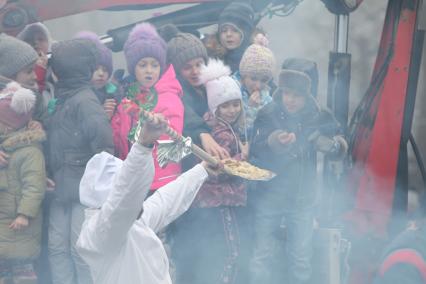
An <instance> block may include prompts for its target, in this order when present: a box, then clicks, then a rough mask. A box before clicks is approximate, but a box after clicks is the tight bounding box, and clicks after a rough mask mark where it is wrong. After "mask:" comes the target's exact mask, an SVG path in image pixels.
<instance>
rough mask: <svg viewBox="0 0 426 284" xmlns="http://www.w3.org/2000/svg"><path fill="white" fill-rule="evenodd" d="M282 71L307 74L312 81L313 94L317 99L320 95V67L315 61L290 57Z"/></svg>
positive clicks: (285, 61) (284, 63) (282, 66)
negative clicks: (287, 70)
mask: <svg viewBox="0 0 426 284" xmlns="http://www.w3.org/2000/svg"><path fill="white" fill-rule="evenodd" d="M281 69H283V70H284V69H290V70H296V71H300V72H303V73H305V74H306V75H308V76H309V78H310V79H311V94H312V96H314V97H317V94H318V67H317V63H316V62H315V61H313V60H309V59H306V58H298V57H290V58H287V59H286V60H284V62H283V64H282V65H281Z"/></svg>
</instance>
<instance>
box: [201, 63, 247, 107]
mask: <svg viewBox="0 0 426 284" xmlns="http://www.w3.org/2000/svg"><path fill="white" fill-rule="evenodd" d="M230 75H231V69H230V68H229V67H228V66H226V65H225V64H223V62H222V61H221V60H218V59H210V60H209V63H208V64H207V65H205V66H203V67H202V69H201V74H200V82H201V83H203V84H204V85H205V87H206V91H207V101H208V105H209V109H210V111H211V113H212V114H213V115H215V114H216V110H217V108H218V107H219V106H220V105H221V104H223V103H226V102H229V101H232V100H241V99H242V95H241V89H240V87H239V86H238V84H237V82H236V81H235V80H234V79H233V78H232V77H231V76H230Z"/></svg>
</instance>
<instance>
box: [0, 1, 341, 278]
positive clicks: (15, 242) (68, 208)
mask: <svg viewBox="0 0 426 284" xmlns="http://www.w3.org/2000/svg"><path fill="white" fill-rule="evenodd" d="M254 15H255V13H254V11H253V9H252V7H251V6H250V5H249V4H246V3H243V2H233V3H231V4H229V5H228V7H226V8H225V10H224V11H223V12H222V14H221V15H220V17H219V23H218V32H217V35H215V40H216V41H217V42H215V43H214V44H212V43H211V42H210V41H207V42H204V43H203V42H202V41H201V40H200V39H199V38H198V37H197V36H195V35H193V34H190V33H183V32H180V31H179V30H178V29H177V28H176V27H174V26H165V27H161V28H160V29H159V31H157V30H156V29H155V27H153V26H152V25H150V24H148V23H142V24H139V25H136V26H135V27H134V28H133V30H132V31H131V32H130V34H129V37H128V39H127V41H126V42H125V45H124V50H123V51H124V56H125V59H126V63H127V71H128V76H127V77H125V78H119V80H117V78H113V79H114V80H112V79H110V78H111V76H112V75H113V74H112V73H113V65H112V56H111V51H110V50H109V49H108V48H106V47H105V46H104V45H103V44H102V43H101V42H100V40H99V38H98V37H97V35H96V34H93V33H91V32H82V33H79V34H77V35H76V37H75V38H73V39H70V40H65V41H62V42H57V43H55V44H53V45H52V46H51V44H50V43H51V39H50V35H49V34H48V32H47V29H45V28H44V26H43V25H41V24H34V25H31V26H29V27H27V28H26V29H25V30H24V31H23V32H22V33H21V36H20V38H21V39H22V40H23V41H21V40H18V39H16V38H12V37H10V36H7V35H4V34H1V35H0V75H1V77H0V84H2V85H3V87H2V91H1V93H0V203H1V206H0V216H1V218H0V279H6V278H14V279H15V281H19V280H17V279H26V280H28V281H31V280H32V281H33V282H28V283H36V281H37V277H36V273H35V271H36V270H37V269H36V268H37V266H39V267H40V266H41V267H43V265H42V263H41V262H40V261H36V260H37V258H38V256H39V254H40V250H41V234H42V215H45V217H46V218H47V219H46V220H45V223H46V224H48V255H49V263H50V270H51V277H52V282H53V283H54V284H62V283H64V284H65V283H70V284H71V283H79V284H86V283H92V281H93V277H94V273H96V274H97V276H96V279H102V277H101V276H100V275H101V274H102V272H100V271H96V272H94V271H90V269H89V267H88V266H87V264H86V263H85V260H83V259H82V258H81V257H80V255H79V253H78V251H77V248H76V243H77V239H78V237H79V234H80V230H81V226H82V224H83V222H84V219H85V214H84V211H85V209H86V207H87V206H90V205H91V204H87V203H85V204H84V205H83V204H82V203H81V202H82V200H81V192H79V188H80V181H81V179H82V177H83V174H84V171H85V168H86V165H87V163H88V161H89V160H90V159H91V158H92V157H93V156H94V155H95V154H97V153H100V152H103V151H105V152H108V153H111V154H113V155H115V156H116V157H117V158H119V159H121V160H124V159H126V158H127V156H128V155H129V152H130V150H131V148H132V145H133V143H135V142H136V141H137V140H138V137H137V131H136V130H137V128H138V126H140V124H142V123H143V121H141V118H140V117H139V110H140V109H143V110H145V111H149V112H153V113H161V114H162V115H163V116H164V118H165V119H166V120H167V122H168V125H169V126H170V127H171V128H173V129H174V130H175V131H176V132H177V133H179V134H182V135H184V136H187V137H190V138H191V139H192V141H193V142H194V143H196V144H198V145H200V146H201V147H202V148H203V149H204V150H205V151H206V152H208V153H209V154H211V155H213V156H215V157H217V158H218V159H220V160H222V159H226V158H232V159H236V160H247V161H249V162H251V163H252V164H254V165H256V166H259V167H261V168H265V169H269V170H271V171H273V172H275V173H276V174H277V176H276V177H275V178H274V179H272V180H271V181H268V182H251V183H249V182H247V181H244V180H242V179H240V178H237V177H234V176H229V175H226V174H220V175H217V176H211V177H209V178H208V180H207V181H206V182H205V183H204V184H203V185H202V186H201V189H200V190H199V192H198V194H197V195H196V196H195V197H194V198H195V199H194V201H193V203H192V205H191V208H190V209H189V210H188V211H187V212H186V213H185V214H184V215H183V216H181V217H180V218H179V219H177V220H176V222H174V223H172V224H171V226H169V227H168V228H167V229H166V230H165V231H164V230H163V233H162V235H163V236H164V237H163V238H162V241H163V242H164V243H165V244H168V245H169V246H170V251H168V254H169V258H170V259H171V260H172V261H171V266H173V269H172V270H171V274H172V278H173V279H174V282H175V283H185V284H186V283H188V284H190V283H194V284H195V283H204V284H208V283H270V281H271V275H272V274H273V271H272V269H271V268H272V267H273V266H272V265H271V263H272V262H273V261H274V259H276V256H275V255H274V253H275V252H276V247H277V246H278V245H279V243H278V242H279V237H277V234H276V231H277V228H279V226H280V224H281V222H282V220H283V218H285V222H286V226H287V229H288V230H287V244H286V245H287V254H286V255H287V258H288V263H287V265H286V268H287V269H288V279H289V283H307V281H309V278H310V275H311V264H310V260H311V255H312V232H313V220H314V217H315V216H314V208H315V200H316V190H315V187H316V183H315V176H316V159H315V154H316V152H318V151H320V152H323V153H325V154H326V155H328V156H329V157H330V158H331V159H341V158H343V157H344V155H345V153H346V148H347V145H346V142H345V140H344V138H343V137H342V136H341V133H340V132H339V130H340V129H339V125H338V123H337V122H336V120H335V119H334V117H333V115H332V114H331V113H330V112H328V111H326V110H324V109H322V108H321V107H319V106H318V104H317V102H316V100H315V98H314V97H313V91H312V89H313V88H312V85H313V84H314V83H315V82H313V78H312V77H310V74H307V73H306V72H305V70H304V68H303V64H304V63H305V62H307V61H306V60H304V59H291V60H290V61H288V62H289V64H285V68H283V69H282V70H281V71H280V73H279V76H278V82H277V86H275V85H274V84H273V83H272V81H273V79H274V77H275V59H274V55H273V52H272V51H271V50H270V49H269V48H268V47H267V39H266V37H265V35H264V34H262V33H258V34H255V35H253V34H254V29H255V19H254ZM24 41H25V42H27V43H25V42H24ZM206 46H207V47H206ZM218 49H220V50H221V51H218ZM47 52H51V59H50V60H49V64H47V60H46V53H47ZM213 55H214V56H215V58H213V57H212V56H213ZM10 82H13V83H10ZM29 89H31V90H32V91H30V90H29ZM46 134H47V135H46ZM46 137H47V140H46ZM159 139H160V140H165V139H170V137H168V136H167V135H165V134H163V135H162V136H160V138H159ZM45 140H46V141H45ZM43 145H44V149H43V148H42V146H43ZM156 151H157V149H156V147H154V150H153V157H154V177H153V180H152V182H151V183H150V193H148V194H147V196H149V195H152V194H154V192H155V191H156V190H157V189H159V188H161V187H163V186H164V185H167V184H169V183H170V182H172V181H174V180H175V179H177V178H178V177H179V176H180V175H181V174H182V172H184V171H186V170H188V169H189V168H191V167H192V166H194V165H195V164H196V163H198V161H197V160H196V158H194V157H192V156H190V157H188V158H186V159H185V160H183V161H182V162H181V163H171V164H168V165H167V166H166V167H160V166H159V165H158V162H157V161H156V156H157V153H156ZM43 153H44V155H43ZM45 159H46V164H47V166H45ZM141 167H145V166H144V165H141ZM45 168H46V169H47V174H46V171H45ZM47 177H49V178H47ZM143 179H144V178H143V176H141V179H140V182H141V183H143ZM47 184H49V185H50V186H53V185H54V191H53V192H52V198H51V199H52V200H51V201H50V204H49V211H48V212H47V211H46V212H45V213H46V214H43V212H42V209H41V204H42V201H43V196H44V194H45V190H46V188H47ZM117 202H119V201H117ZM129 202H131V200H130V201H129ZM96 204H101V205H99V206H102V203H96ZM108 204H110V203H108ZM108 206H110V205H108ZM123 206H125V205H124V204H123ZM95 209H96V208H95ZM182 212H183V211H182ZM47 213H48V214H47ZM135 218H136V216H135ZM101 221H102V222H104V221H106V220H101ZM101 221H99V222H101ZM111 222H112V221H111ZM105 226H106V227H108V226H109V225H108V226H107V225H105ZM162 227H164V226H162ZM108 228H109V227H108ZM106 232H109V229H106ZM86 233H87V232H86ZM145 246H146V245H144V244H141V247H145ZM91 257H93V255H91ZM86 259H87V258H86ZM152 261H153V262H155V260H152ZM34 264H36V266H35V268H34V266H33V265H34ZM102 269H104V268H102ZM99 273H100V274H99ZM105 273H106V271H105ZM167 273H168V272H167ZM123 279H124V278H123ZM152 279H155V277H154V278H152ZM167 279H168V278H167ZM165 281H166V280H165ZM16 283H19V282H16ZM111 283H112V282H111ZM158 283H170V282H169V280H167V281H166V282H158Z"/></svg>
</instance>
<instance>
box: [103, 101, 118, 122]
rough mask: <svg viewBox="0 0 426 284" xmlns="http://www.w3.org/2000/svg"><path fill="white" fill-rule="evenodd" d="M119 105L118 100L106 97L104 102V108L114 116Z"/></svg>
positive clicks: (110, 115)
mask: <svg viewBox="0 0 426 284" xmlns="http://www.w3.org/2000/svg"><path fill="white" fill-rule="evenodd" d="M116 106H117V102H116V101H115V100H114V99H106V100H105V102H104V110H105V112H106V114H107V116H108V117H109V119H111V118H112V116H113V115H114V111H115V107H116Z"/></svg>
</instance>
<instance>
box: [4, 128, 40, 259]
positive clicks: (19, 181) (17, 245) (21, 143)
mask: <svg viewBox="0 0 426 284" xmlns="http://www.w3.org/2000/svg"><path fill="white" fill-rule="evenodd" d="M45 139H46V135H45V133H44V131H42V130H20V131H17V132H14V133H11V134H9V135H0V150H1V151H4V152H6V153H7V154H8V155H9V156H10V158H9V164H8V166H7V167H6V168H3V169H0V259H14V260H24V259H34V258H36V257H37V256H38V255H39V253H40V243H41V229H42V228H41V225H42V224H41V223H42V214H41V210H40V206H41V202H42V200H43V198H44V192H45V188H46V172H45V164H44V157H43V153H42V150H41V142H42V141H44V140H45ZM18 214H22V215H25V216H27V217H28V219H29V226H28V227H27V228H24V229H23V230H20V231H13V230H11V229H9V225H10V224H11V223H12V222H13V221H14V220H15V218H16V217H17V216H18Z"/></svg>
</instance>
